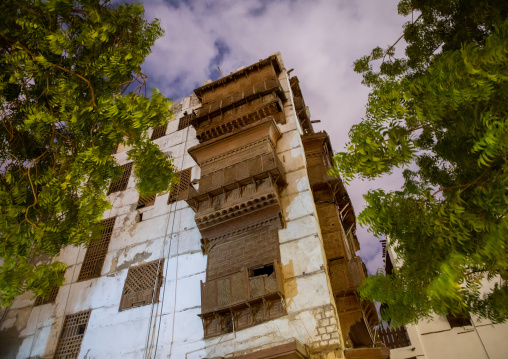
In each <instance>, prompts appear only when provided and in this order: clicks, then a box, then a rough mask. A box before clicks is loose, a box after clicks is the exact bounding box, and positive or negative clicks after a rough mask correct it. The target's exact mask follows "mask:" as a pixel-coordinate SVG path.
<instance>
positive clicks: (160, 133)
mask: <svg viewBox="0 0 508 359" xmlns="http://www.w3.org/2000/svg"><path fill="white" fill-rule="evenodd" d="M167 130H168V124H167V123H166V124H165V125H160V126H157V127H154V128H153V132H152V136H151V137H150V139H151V140H152V141H153V140H156V139H158V138H161V137H164V136H166V131H167Z"/></svg>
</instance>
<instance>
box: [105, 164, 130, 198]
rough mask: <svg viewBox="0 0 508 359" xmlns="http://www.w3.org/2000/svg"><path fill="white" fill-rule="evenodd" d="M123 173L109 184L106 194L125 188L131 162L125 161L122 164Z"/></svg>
mask: <svg viewBox="0 0 508 359" xmlns="http://www.w3.org/2000/svg"><path fill="white" fill-rule="evenodd" d="M122 169H123V174H122V175H121V176H120V177H118V178H116V179H114V180H113V182H111V185H110V186H109V190H108V194H111V193H114V192H119V191H123V190H125V189H126V188H127V183H129V177H130V176H131V171H132V162H129V163H126V164H124V165H123V166H122Z"/></svg>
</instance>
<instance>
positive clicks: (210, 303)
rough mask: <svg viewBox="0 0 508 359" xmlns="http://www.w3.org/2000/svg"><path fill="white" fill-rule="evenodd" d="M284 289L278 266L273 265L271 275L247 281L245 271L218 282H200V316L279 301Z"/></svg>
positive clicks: (277, 264)
mask: <svg viewBox="0 0 508 359" xmlns="http://www.w3.org/2000/svg"><path fill="white" fill-rule="evenodd" d="M283 295H284V286H283V281H282V270H281V266H280V264H279V263H278V262H277V261H275V262H274V264H273V272H272V273H271V274H269V275H267V274H263V275H258V276H252V277H249V270H248V269H247V268H245V269H243V270H242V271H240V272H237V273H234V274H231V275H228V276H226V277H222V278H219V279H215V280H211V281H207V282H205V283H203V282H201V313H202V314H208V313H212V312H220V311H221V310H229V308H233V307H237V306H243V305H247V304H248V303H250V302H252V301H255V300H259V299H262V298H268V297H282V296H283Z"/></svg>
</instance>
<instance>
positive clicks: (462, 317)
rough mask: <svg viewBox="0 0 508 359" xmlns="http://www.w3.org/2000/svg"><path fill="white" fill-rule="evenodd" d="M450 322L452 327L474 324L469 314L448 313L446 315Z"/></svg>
mask: <svg viewBox="0 0 508 359" xmlns="http://www.w3.org/2000/svg"><path fill="white" fill-rule="evenodd" d="M446 319H447V320H448V323H450V327H452V328H456V327H465V326H468V325H472V323H471V320H470V318H469V315H468V314H455V315H453V314H448V315H447V316H446Z"/></svg>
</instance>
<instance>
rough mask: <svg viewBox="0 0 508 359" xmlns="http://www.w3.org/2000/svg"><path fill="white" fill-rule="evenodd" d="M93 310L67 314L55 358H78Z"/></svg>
mask: <svg viewBox="0 0 508 359" xmlns="http://www.w3.org/2000/svg"><path fill="white" fill-rule="evenodd" d="M91 312H92V311H91V310H87V311H85V312H80V313H76V314H70V315H66V316H65V321H64V325H63V328H62V334H60V339H59V340H58V344H57V346H56V351H55V356H54V358H55V359H73V358H77V357H78V355H79V352H80V350H81V342H82V341H83V337H84V336H85V332H86V328H87V326H88V320H89V319H90V313H91Z"/></svg>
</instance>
